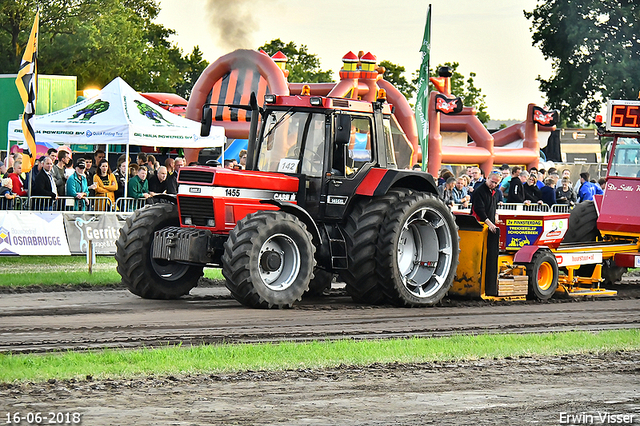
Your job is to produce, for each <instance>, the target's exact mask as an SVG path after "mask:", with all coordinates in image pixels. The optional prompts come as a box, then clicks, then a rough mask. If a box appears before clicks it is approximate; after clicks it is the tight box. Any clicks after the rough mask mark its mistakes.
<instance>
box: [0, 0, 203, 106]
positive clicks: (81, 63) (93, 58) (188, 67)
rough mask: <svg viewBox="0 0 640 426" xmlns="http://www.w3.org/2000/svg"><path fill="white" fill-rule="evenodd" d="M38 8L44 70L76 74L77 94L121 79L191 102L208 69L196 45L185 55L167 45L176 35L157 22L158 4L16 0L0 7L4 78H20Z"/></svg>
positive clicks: (131, 0)
mask: <svg viewBox="0 0 640 426" xmlns="http://www.w3.org/2000/svg"><path fill="white" fill-rule="evenodd" d="M37 5H38V6H40V38H39V57H38V67H39V72H40V73H42V74H62V75H76V76H77V77H78V87H79V88H84V87H87V86H90V85H95V86H99V87H102V86H104V85H106V84H107V83H108V82H110V81H111V80H113V79H114V78H115V77H118V76H120V77H122V78H123V79H124V80H125V81H126V82H127V83H129V84H130V85H131V86H132V87H134V88H135V89H136V90H139V91H153V92H174V91H177V92H178V94H180V95H182V96H185V95H186V96H188V94H189V93H190V91H191V88H192V87H193V84H194V82H195V79H194V76H195V75H199V73H200V72H201V71H202V70H203V69H204V68H205V67H206V65H208V64H207V62H206V61H203V60H202V53H201V52H200V50H199V49H198V47H196V48H194V50H193V52H192V53H191V55H190V56H185V57H183V56H182V51H181V50H180V49H179V48H177V47H176V46H175V45H174V44H172V43H171V42H169V40H168V38H169V37H170V36H171V35H173V34H174V33H175V32H174V31H173V30H171V29H168V28H166V27H164V26H162V25H158V24H155V23H153V20H154V19H155V18H156V17H157V15H158V13H159V11H160V8H159V5H158V2H157V0H126V1H122V0H100V1H98V0H51V1H48V2H36V1H33V0H17V1H13V2H9V1H3V2H1V3H0V73H15V72H17V69H18V65H19V62H20V58H21V56H22V52H23V51H24V45H25V43H26V41H27V38H28V36H29V31H30V29H31V25H32V24H33V18H34V16H35V9H36V6H37Z"/></svg>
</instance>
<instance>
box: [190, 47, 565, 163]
mask: <svg viewBox="0 0 640 426" xmlns="http://www.w3.org/2000/svg"><path fill="white" fill-rule="evenodd" d="M286 62H287V58H286V56H285V55H284V54H282V52H277V53H276V54H275V55H273V57H269V55H267V54H266V53H265V52H257V51H255V50H236V51H234V52H231V53H229V54H227V55H225V56H223V57H221V58H219V59H218V60H217V61H215V62H214V63H213V64H211V65H209V66H208V67H207V68H206V69H205V70H204V72H203V73H202V75H201V76H200V78H199V79H198V81H197V82H196V84H195V86H194V88H193V90H192V93H191V97H190V99H189V104H188V106H187V113H186V116H187V118H190V119H192V120H196V121H200V118H201V114H202V106H203V105H204V104H205V103H218V104H248V103H249V96H250V94H251V92H255V93H256V95H257V98H258V103H259V104H260V105H262V102H263V101H264V95H265V94H266V93H273V94H277V95H289V94H292V95H293V94H295V95H299V94H301V93H302V90H303V87H304V86H308V87H309V90H310V95H312V96H328V97H334V98H351V99H363V100H367V101H375V100H376V95H377V93H378V89H384V90H386V92H387V100H388V102H389V103H390V104H392V105H393V106H394V107H395V108H394V113H393V117H392V119H393V120H395V121H396V124H397V126H398V127H399V128H400V129H401V130H402V132H404V135H400V136H401V138H403V139H404V140H405V142H406V144H405V145H406V146H404V147H397V146H396V149H400V150H403V149H404V150H407V151H411V150H412V151H413V159H412V162H416V161H421V159H422V155H421V152H420V146H419V145H420V144H419V141H418V133H417V128H416V120H415V116H414V112H413V109H412V108H411V105H409V102H408V101H407V99H406V98H405V97H404V95H402V93H401V92H400V91H399V90H398V89H396V88H395V87H394V86H393V85H392V84H391V83H389V82H388V81H386V80H385V79H384V68H383V67H377V66H376V65H377V59H376V57H375V56H374V55H373V54H371V53H366V54H365V53H364V52H359V53H358V55H356V54H354V53H353V52H348V53H347V54H346V55H345V56H344V57H343V58H342V62H343V66H342V69H341V70H340V81H339V82H338V83H289V82H288V81H287V77H288V75H289V72H288V70H286V69H285V65H286ZM433 82H434V84H436V87H437V88H438V90H439V93H438V92H433V93H432V94H431V98H430V102H429V110H428V111H429V112H428V113H429V120H430V123H431V124H430V128H429V148H428V153H429V157H428V171H429V172H430V173H432V174H434V175H436V174H437V172H438V170H439V168H440V166H441V164H443V163H446V164H449V163H450V164H479V165H480V166H481V167H482V170H483V171H485V173H488V172H489V171H490V170H491V167H492V165H493V164H494V163H503V162H506V163H511V164H527V165H529V164H533V163H534V162H535V163H537V159H538V147H539V143H538V140H537V124H535V123H534V122H533V121H532V120H528V121H527V122H525V123H522V124H521V125H516V126H511V127H509V128H507V129H504V130H502V131H500V132H498V133H495V134H494V135H493V136H491V135H490V134H489V132H487V130H486V129H485V128H484V126H483V125H482V123H480V121H479V120H478V119H477V117H476V116H475V112H474V111H473V110H472V109H471V108H462V110H461V112H460V113H459V114H455V115H448V114H447V115H442V111H440V110H437V109H436V107H435V106H436V105H435V102H436V97H437V96H439V98H440V99H442V98H444V99H449V98H451V93H450V90H449V89H448V88H449V87H450V86H449V84H450V80H449V78H448V77H446V76H442V77H439V78H438V79H436V80H434V81H433ZM458 101H459V100H458ZM440 102H443V101H442V100H441V101H440ZM460 105H462V103H461V102H460ZM529 107H530V110H531V111H533V110H532V108H537V107H535V106H533V105H530V106H529ZM531 111H530V112H531ZM532 114H533V113H532ZM532 114H529V115H530V116H531V115H532ZM213 116H214V117H213V119H214V124H215V125H217V126H222V127H224V128H225V131H226V135H227V137H228V138H230V139H246V138H247V137H248V135H249V122H250V120H251V115H250V112H247V111H244V110H230V109H229V108H223V107H221V106H220V107H214V110H213ZM556 117H557V116H556ZM551 124H553V123H551ZM548 125H549V124H548ZM456 129H457V130H456ZM441 130H444V131H467V132H468V133H469V135H470V136H471V138H472V139H473V141H474V142H472V143H470V144H468V146H465V147H448V146H443V145H442V136H441V135H440V131H441ZM518 139H524V140H525V144H524V147H523V148H520V149H509V148H500V147H502V146H503V145H505V144H508V143H510V142H512V141H515V140H518ZM396 144H397V143H396ZM198 152H199V150H197V149H191V150H189V149H186V150H185V156H186V159H187V162H190V161H196V160H197V157H198ZM534 154H535V155H534ZM404 157H405V158H410V157H411V155H406V156H404ZM401 166H402V167H410V166H411V164H410V163H407V164H403V165H401Z"/></svg>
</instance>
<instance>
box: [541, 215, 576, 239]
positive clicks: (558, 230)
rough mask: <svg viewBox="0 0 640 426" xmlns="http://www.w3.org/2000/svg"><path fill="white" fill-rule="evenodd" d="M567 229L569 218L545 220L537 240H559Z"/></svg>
mask: <svg viewBox="0 0 640 426" xmlns="http://www.w3.org/2000/svg"><path fill="white" fill-rule="evenodd" d="M567 229H569V218H565V219H553V220H545V221H544V230H543V231H542V235H540V240H539V241H538V242H539V243H544V244H552V243H556V242H560V241H562V239H563V238H564V234H566V233H567Z"/></svg>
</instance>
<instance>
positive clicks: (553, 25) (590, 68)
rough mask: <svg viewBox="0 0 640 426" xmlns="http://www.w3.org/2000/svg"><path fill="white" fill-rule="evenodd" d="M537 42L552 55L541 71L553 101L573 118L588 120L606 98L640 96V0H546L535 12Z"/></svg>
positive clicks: (543, 85) (547, 56) (563, 114)
mask: <svg viewBox="0 0 640 426" xmlns="http://www.w3.org/2000/svg"><path fill="white" fill-rule="evenodd" d="M524 14H525V16H526V18H527V19H530V20H531V29H532V32H533V45H534V46H538V47H539V48H540V50H541V51H542V54H543V55H544V57H545V59H551V60H552V68H553V75H552V76H551V77H550V78H549V79H543V78H541V77H538V81H539V82H540V90H542V91H543V92H545V93H546V95H547V99H548V104H549V106H550V107H552V108H554V109H556V108H557V109H559V110H560V117H563V119H566V120H568V121H569V123H576V124H577V123H578V122H582V123H585V122H586V123H589V122H591V121H592V119H593V117H595V114H596V113H597V112H598V111H600V109H601V107H602V104H603V99H604V100H606V99H610V98H613V99H636V98H637V96H638V90H639V89H640V3H638V2H637V1H635V0H621V1H613V0H584V1H571V0H547V1H544V2H541V3H539V4H538V6H537V7H536V8H535V9H534V10H533V11H532V12H526V11H525V12H524Z"/></svg>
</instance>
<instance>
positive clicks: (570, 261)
mask: <svg viewBox="0 0 640 426" xmlns="http://www.w3.org/2000/svg"><path fill="white" fill-rule="evenodd" d="M556 260H557V261H558V266H578V265H589V264H593V263H602V252H601V251H595V252H594V251H591V252H576V253H563V254H556Z"/></svg>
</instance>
